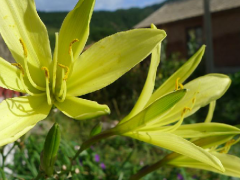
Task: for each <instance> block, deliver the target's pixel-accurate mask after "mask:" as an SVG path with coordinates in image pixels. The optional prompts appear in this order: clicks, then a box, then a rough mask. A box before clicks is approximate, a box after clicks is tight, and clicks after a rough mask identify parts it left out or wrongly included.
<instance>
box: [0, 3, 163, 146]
mask: <svg viewBox="0 0 240 180" xmlns="http://www.w3.org/2000/svg"><path fill="white" fill-rule="evenodd" d="M94 4H95V0H81V1H79V2H78V3H77V5H76V6H75V8H74V9H73V10H72V11H70V12H69V14H68V15H67V17H66V18H65V20H64V22H63V24H62V27H61V29H60V32H59V34H58V33H56V43H55V44H56V46H55V51H54V55H53V58H52V54H51V50H50V45H49V39H48V35H47V30H46V27H45V26H44V24H43V23H42V22H41V20H40V18H39V16H38V14H37V12H36V8H35V3H34V1H33V0H21V1H19V0H2V1H1V6H0V33H1V35H2V37H3V39H4V41H5V43H6V44H7V46H8V48H9V50H10V51H11V53H12V55H13V57H14V59H15V60H16V63H13V64H10V63H8V62H7V61H5V60H3V58H0V68H1V72H0V86H1V87H4V88H7V89H11V90H15V91H19V92H22V93H27V94H29V96H25V97H18V98H12V99H7V100H5V101H3V102H2V103H1V104H0V112H1V117H0V145H4V144H7V143H10V142H12V141H15V140H16V139H17V138H19V137H20V136H21V135H23V134H25V133H26V132H27V131H29V130H30V129H31V128H32V127H34V125H35V124H36V123H37V122H38V121H40V120H42V119H44V118H46V116H47V115H48V113H49V111H50V109H51V107H52V105H55V106H56V107H57V108H58V109H60V110H61V111H62V112H63V113H64V114H66V115H67V116H69V117H72V118H74V119H77V120H83V119H89V118H93V117H96V116H100V115H104V114H108V113H109V112H110V110H109V108H108V107H107V106H106V105H100V104H98V103H96V102H93V101H89V100H85V99H81V98H77V97H75V96H81V95H84V94H87V93H90V92H93V91H96V90H99V89H101V88H103V87H105V86H107V85H109V84H111V83H112V82H114V81H115V80H116V79H118V78H119V77H120V76H122V75H123V74H124V73H126V72H127V71H128V70H130V69H131V68H132V67H133V66H135V65H136V64H137V63H139V62H140V61H142V60H143V59H144V58H145V57H146V56H147V55H148V54H150V53H151V51H152V50H153V49H154V47H155V46H156V45H157V44H159V43H160V42H161V41H162V40H163V39H164V37H165V36H166V34H165V32H164V31H162V30H156V29H155V30H153V29H137V30H131V31H127V32H120V33H117V34H115V35H112V36H109V37H107V38H105V39H103V40H101V41H99V42H97V43H96V44H94V45H93V46H92V47H91V48H90V49H88V50H87V51H85V52H83V53H82V54H81V55H80V53H81V52H82V50H83V48H84V46H85V43H86V41H87V38H88V35H89V23H90V19H91V15H92V12H93V7H94Z"/></svg>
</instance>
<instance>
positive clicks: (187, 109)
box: [181, 107, 192, 117]
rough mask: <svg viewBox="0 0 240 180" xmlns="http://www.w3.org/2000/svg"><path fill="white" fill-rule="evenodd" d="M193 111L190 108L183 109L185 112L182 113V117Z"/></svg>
mask: <svg viewBox="0 0 240 180" xmlns="http://www.w3.org/2000/svg"><path fill="white" fill-rule="evenodd" d="M191 110H192V109H191V108H189V107H185V108H184V109H183V111H182V115H181V116H182V117H183V116H184V115H185V114H186V112H187V111H191Z"/></svg>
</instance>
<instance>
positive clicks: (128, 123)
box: [82, 25, 230, 171]
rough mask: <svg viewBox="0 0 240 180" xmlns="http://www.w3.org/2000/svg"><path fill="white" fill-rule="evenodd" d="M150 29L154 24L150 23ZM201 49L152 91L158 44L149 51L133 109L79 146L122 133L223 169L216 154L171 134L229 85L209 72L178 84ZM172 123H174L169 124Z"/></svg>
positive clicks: (193, 63)
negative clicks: (138, 95) (112, 126)
mask: <svg viewBox="0 0 240 180" xmlns="http://www.w3.org/2000/svg"><path fill="white" fill-rule="evenodd" d="M152 28H153V29H155V28H156V27H155V26H154V25H152ZM204 49H205V47H204V46H203V47H202V48H201V49H200V50H199V51H198V52H197V53H196V54H195V55H194V56H193V57H192V58H191V59H190V60H189V61H188V62H186V63H185V64H184V65H183V66H182V67H181V68H180V69H179V70H178V71H177V72H176V73H175V74H173V75H172V76H171V77H170V78H169V79H168V80H167V82H168V83H164V84H163V85H162V86H161V87H159V88H158V89H157V90H156V91H155V92H154V93H152V92H153V89H154V81H155V77H156V70H157V66H158V64H159V62H160V45H159V46H157V47H156V48H155V49H154V51H153V52H152V59H151V64H150V69H149V72H148V77H147V80H146V82H145V85H144V88H143V90H142V92H141V95H140V97H139V99H138V101H137V103H136V105H135V106H134V108H133V110H132V111H131V112H130V113H129V115H127V116H126V117H125V118H124V119H122V120H121V121H120V122H119V124H118V125H117V126H116V127H114V128H112V129H110V130H108V131H104V132H102V133H101V134H99V135H97V136H95V137H93V138H91V139H89V140H88V141H86V142H85V143H83V145H82V149H84V148H86V147H88V146H89V145H90V144H91V143H94V142H96V141H98V140H99V139H102V138H106V137H109V136H112V135H122V136H128V137H131V138H135V139H138V140H141V141H144V142H147V143H150V144H153V145H156V146H159V147H163V148H166V149H169V150H172V151H175V152H177V153H180V154H183V155H185V156H188V157H191V158H193V159H196V160H198V161H201V162H203V163H206V164H208V165H210V166H212V167H214V168H216V169H218V170H220V171H224V168H223V166H222V164H221V162H220V161H219V160H218V159H217V158H216V157H215V156H213V155H212V154H210V153H209V152H207V151H205V150H203V149H202V148H200V147H199V146H196V145H194V144H193V143H191V142H189V141H187V140H185V139H184V138H182V137H181V136H178V135H175V134H174V133H173V132H174V131H175V130H176V129H178V128H179V127H180V125H181V124H182V122H183V119H184V117H185V116H189V115H190V114H192V113H194V112H196V111H197V110H198V109H199V108H200V107H202V106H205V105H207V104H209V103H210V102H211V101H213V100H215V99H218V98H220V97H221V96H222V95H223V94H224V92H225V91H226V90H227V88H228V87H229V85H230V79H229V78H228V77H227V76H225V75H221V74H210V75H206V76H203V77H200V78H198V79H195V80H193V81H191V82H189V83H188V84H186V85H185V86H184V87H183V85H182V84H181V83H182V82H183V81H184V80H185V79H186V78H187V77H188V76H189V75H190V74H191V73H192V72H193V71H194V69H195V68H196V67H197V65H198V64H199V62H200V60H201V58H202V56H203V53H204ZM179 77H180V79H179ZM173 79H175V80H173ZM185 88H186V89H188V91H187V90H186V89H185ZM176 121H177V122H176ZM174 122H176V123H175V124H172V123H174Z"/></svg>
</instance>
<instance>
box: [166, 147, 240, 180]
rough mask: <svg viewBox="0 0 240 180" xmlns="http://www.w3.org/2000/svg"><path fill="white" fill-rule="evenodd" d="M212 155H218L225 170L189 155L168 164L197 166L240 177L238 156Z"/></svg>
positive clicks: (215, 154) (215, 153) (239, 159)
mask: <svg viewBox="0 0 240 180" xmlns="http://www.w3.org/2000/svg"><path fill="white" fill-rule="evenodd" d="M212 155H214V156H216V157H217V158H218V159H219V160H220V161H221V163H222V165H223V167H224V169H225V171H224V172H222V171H219V170H217V169H215V168H213V167H211V166H209V165H208V164H204V163H202V162H199V161H196V160H195V159H191V158H188V157H180V158H176V159H174V160H172V161H170V162H168V163H167V164H168V165H172V166H177V167H187V168H195V169H203V170H208V171H213V172H216V173H220V174H223V175H226V176H233V177H240V171H239V170H240V158H239V157H237V156H233V155H230V154H222V153H217V152H213V153H212Z"/></svg>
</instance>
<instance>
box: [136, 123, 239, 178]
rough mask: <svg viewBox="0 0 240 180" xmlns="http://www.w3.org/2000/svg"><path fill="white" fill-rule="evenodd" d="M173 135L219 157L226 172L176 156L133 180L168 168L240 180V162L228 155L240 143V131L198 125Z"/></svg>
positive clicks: (188, 126)
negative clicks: (213, 173)
mask: <svg viewBox="0 0 240 180" xmlns="http://www.w3.org/2000/svg"><path fill="white" fill-rule="evenodd" d="M173 133H174V134H175V135H178V136H182V137H184V138H191V142H192V143H194V144H195V145H197V146H199V147H201V148H203V149H204V150H205V151H206V152H209V153H210V154H212V155H213V156H215V157H217V158H218V159H219V160H220V161H221V163H222V165H223V167H224V169H225V171H219V169H216V168H213V167H212V166H209V164H206V163H203V162H201V161H199V160H197V159H193V158H190V157H188V156H184V155H182V154H178V153H176V152H173V153H171V154H169V155H167V156H165V157H164V158H163V159H161V160H160V161H158V162H156V163H154V164H152V165H149V166H148V167H147V168H146V169H143V170H140V171H139V172H138V173H137V174H135V175H133V176H132V177H131V178H132V179H139V178H141V177H143V176H145V175H146V174H149V173H151V172H153V171H155V170H157V169H158V168H160V167H162V166H165V165H170V166H176V167H188V168H196V169H204V170H209V171H213V172H217V173H221V174H224V175H228V176H234V177H240V172H239V168H240V158H238V157H236V156H233V155H230V154H227V153H228V151H229V150H230V148H231V146H232V145H234V144H236V143H237V142H238V141H239V140H240V137H239V135H240V129H239V128H237V127H234V126H230V125H226V124H221V123H197V124H189V125H182V126H181V127H179V128H178V129H177V130H176V131H174V132H173Z"/></svg>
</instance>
